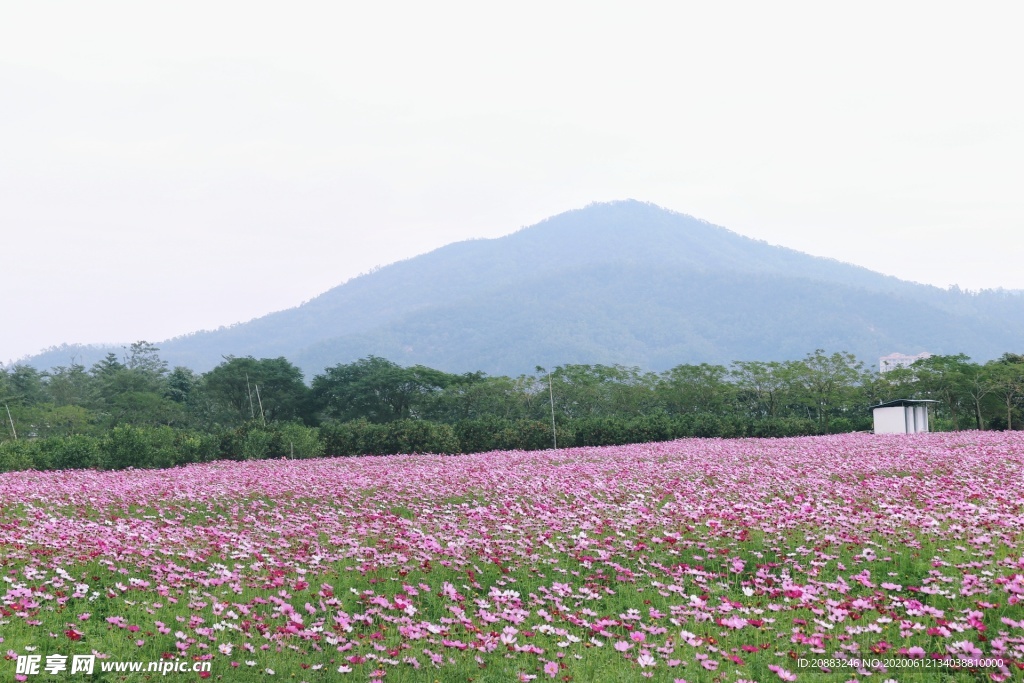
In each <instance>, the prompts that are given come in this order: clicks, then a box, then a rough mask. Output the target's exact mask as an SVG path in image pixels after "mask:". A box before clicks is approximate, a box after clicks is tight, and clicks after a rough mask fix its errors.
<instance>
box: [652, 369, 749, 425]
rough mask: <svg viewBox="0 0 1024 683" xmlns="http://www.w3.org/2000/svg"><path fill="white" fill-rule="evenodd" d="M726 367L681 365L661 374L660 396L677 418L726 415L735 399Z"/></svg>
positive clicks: (733, 388)
mask: <svg viewBox="0 0 1024 683" xmlns="http://www.w3.org/2000/svg"><path fill="white" fill-rule="evenodd" d="M728 377H729V371H728V369H726V367H725V366H724V365H710V364H708V363H701V364H700V365H677V366H676V367H674V368H672V369H671V370H669V371H667V372H663V373H662V374H661V382H660V385H659V393H660V395H661V397H662V401H663V404H664V405H665V407H666V408H667V409H668V411H669V412H670V413H673V414H681V415H686V414H691V415H693V414H697V413H707V414H714V415H722V414H723V413H725V412H727V408H729V407H731V406H730V404H731V403H732V401H733V398H734V396H735V387H734V386H733V385H732V384H731V383H730V382H729V381H728Z"/></svg>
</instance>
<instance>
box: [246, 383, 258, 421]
mask: <svg viewBox="0 0 1024 683" xmlns="http://www.w3.org/2000/svg"><path fill="white" fill-rule="evenodd" d="M245 392H246V393H247V394H249V419H251V420H255V419H256V410H255V409H254V408H253V407H252V387H251V386H249V373H248V372H247V373H245Z"/></svg>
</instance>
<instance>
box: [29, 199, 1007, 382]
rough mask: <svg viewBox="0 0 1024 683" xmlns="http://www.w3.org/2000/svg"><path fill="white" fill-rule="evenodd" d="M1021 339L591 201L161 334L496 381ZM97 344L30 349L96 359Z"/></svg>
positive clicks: (982, 311) (950, 301) (212, 348)
mask: <svg viewBox="0 0 1024 683" xmlns="http://www.w3.org/2000/svg"><path fill="white" fill-rule="evenodd" d="M1022 340H1024V296H1022V295H1021V293H1020V292H1004V291H997V292H989V291H986V292H982V293H977V294H972V293H965V292H961V291H959V290H943V289H939V288H937V287H931V286H927V285H920V284H916V283H911V282H906V281H903V280H899V279H897V278H894V277H890V276H886V275H881V274H879V273H875V272H872V271H870V270H867V269H866V268H861V267H858V266H854V265H851V264H848V263H842V262H840V261H835V260H832V259H824V258H819V257H814V256H809V255H807V254H803V253H801V252H798V251H794V250H792V249H787V248H784V247H778V246H772V245H769V244H766V243H764V242H760V241H757V240H753V239H749V238H747V237H743V236H741V235H738V234H736V233H734V232H731V231H729V230H726V229H725V228H721V227H718V226H715V225H711V224H710V223H707V222H705V221H701V220H698V219H696V218H693V217H691V216H686V215H683V214H679V213H675V212H672V211H668V210H665V209H662V208H660V207H658V206H655V205H653V204H647V203H643V202H638V201H633V200H629V201H620V202H612V203H602V204H593V205H590V206H588V207H586V208H583V209H579V210H575V211H569V212H567V213H563V214H559V215H557V216H554V217H552V218H549V219H547V220H545V221H542V222H541V223H538V224H537V225H534V226H531V227H528V228H524V229H522V230H520V231H518V232H516V233H513V234H511V235H508V236H505V237H501V238H497V239H481V240H470V241H466V242H458V243H455V244H450V245H448V246H445V247H442V248H440V249H437V250H435V251H432V252H430V253H428V254H424V255H421V256H417V257H415V258H412V259H408V260H405V261H401V262H398V263H394V264H392V265H390V266H386V267H384V268H381V269H379V270H377V271H375V272H373V273H370V274H367V275H362V276H360V277H357V278H354V279H352V280H350V281H348V282H346V283H344V284H342V285H339V286H338V287H335V288H333V289H331V290H329V291H327V292H325V293H324V294H321V295H320V296H318V297H316V298H315V299H312V300H311V301H309V302H307V303H304V304H302V305H301V306H298V307H296V308H291V309H288V310H284V311H279V312H276V313H272V314H270V315H267V316H264V317H262V318H258V319H256V320H252V321H250V322H248V323H244V324H239V325H235V326H232V327H229V328H222V329H219V330H214V331H204V332H197V333H195V334H191V335H187V336H184V337H178V338H175V339H170V340H167V341H165V342H163V343H160V344H158V345H159V346H160V348H161V355H162V356H163V357H164V358H165V359H167V360H168V362H169V363H170V364H171V365H172V366H173V365H186V366H189V367H191V368H193V369H195V370H197V371H205V370H208V369H210V368H212V367H213V366H215V365H217V364H218V363H220V362H221V361H222V360H223V356H225V355H229V354H231V355H235V356H244V355H253V356H256V357H277V356H285V357H286V358H288V359H289V360H290V361H292V362H294V363H296V364H297V365H299V366H300V367H301V368H302V369H303V370H304V372H305V373H306V376H307V378H310V377H312V375H314V374H316V373H319V372H322V370H323V369H324V368H325V367H328V366H331V365H334V364H337V363H347V362H351V361H353V360H356V359H358V358H361V357H364V356H367V355H369V354H374V355H378V356H383V357H386V358H389V359H391V360H393V361H395V362H398V363H400V364H403V365H409V364H415V363H420V364H424V365H428V366H430V367H434V368H437V369H441V370H447V371H452V372H465V371H471V370H483V371H485V372H488V373H490V374H513V375H515V374H519V373H522V372H530V371H532V370H533V368H534V367H535V366H537V365H545V366H553V365H557V364H564V363H605V364H611V363H620V364H624V365H637V366H640V367H642V368H644V369H650V370H663V369H666V368H669V367H672V366H675V365H678V364H681V363H701V362H710V363H728V362H730V361H733V360H784V359H792V358H800V357H802V356H804V355H805V354H806V353H808V352H810V351H813V350H814V349H815V348H823V349H826V350H828V351H838V350H844V351H850V352H853V353H855V354H856V355H857V356H858V357H860V358H861V359H862V360H865V361H867V362H869V363H872V362H874V361H875V360H876V359H877V358H878V357H880V356H882V355H885V354H888V353H891V352H893V351H901V352H907V353H917V352H919V351H930V352H932V353H941V354H945V353H960V352H963V353H967V354H968V355H970V356H971V357H972V358H974V359H975V360H987V359H989V358H993V357H996V356H998V355H1000V354H1002V353H1003V352H1006V351H1011V350H1019V349H1020V345H1021V341H1022ZM106 351H107V349H100V348H95V347H93V348H89V347H86V348H81V347H61V348H59V349H53V350H51V351H50V352H47V353H45V354H42V355H40V356H36V357H34V358H32V359H30V362H31V363H32V364H33V365H36V366H37V367H51V366H54V365H66V364H67V362H68V358H69V356H70V354H71V353H78V354H79V356H80V362H83V361H82V360H81V359H82V358H84V359H86V360H85V362H86V364H88V363H89V362H92V360H96V359H98V358H100V357H102V355H103V354H104V353H106Z"/></svg>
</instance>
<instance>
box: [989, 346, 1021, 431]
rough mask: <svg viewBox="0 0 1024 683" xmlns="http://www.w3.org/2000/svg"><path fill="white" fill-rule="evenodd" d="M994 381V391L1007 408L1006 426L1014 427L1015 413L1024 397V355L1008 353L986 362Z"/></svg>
mask: <svg viewBox="0 0 1024 683" xmlns="http://www.w3.org/2000/svg"><path fill="white" fill-rule="evenodd" d="M985 367H986V370H987V371H988V373H989V377H990V380H991V382H992V393H994V394H995V395H996V396H998V397H999V399H1000V401H1001V402H1002V404H1003V407H1004V408H1005V409H1006V428H1007V429H1013V413H1014V410H1015V408H1017V406H1018V405H1019V403H1020V401H1021V399H1022V398H1024V356H1019V355H1017V354H1012V353H1007V354H1004V355H1003V356H1002V357H1001V358H1000V359H999V360H996V361H992V362H991V363H988V364H986V366H985Z"/></svg>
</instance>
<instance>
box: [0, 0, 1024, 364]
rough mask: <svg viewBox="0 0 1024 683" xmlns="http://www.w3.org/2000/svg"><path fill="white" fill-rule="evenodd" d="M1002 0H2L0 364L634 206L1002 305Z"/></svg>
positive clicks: (128, 336) (279, 302) (1011, 174)
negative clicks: (463, 243) (479, 240)
mask: <svg viewBox="0 0 1024 683" xmlns="http://www.w3.org/2000/svg"><path fill="white" fill-rule="evenodd" d="M1020 19H1021V10H1020V8H1019V4H1018V3H1011V2H1005V3H971V4H970V5H969V6H968V4H966V3H958V4H955V5H954V4H953V3H935V2H892V1H888V2H877V3H876V2H856V3H842V4H840V3H823V2H820V1H815V2H804V3H794V2H771V3H765V2H741V3H732V2H700V3H685V2H666V1H662V2H637V1H635V0H634V1H633V2H629V3H626V2H618V3H608V2H597V1H596V0H589V1H588V2H557V1H555V0H546V1H544V2H533V1H530V0H519V1H518V2H515V3H486V2H479V1H478V0H477V1H475V2H449V1H447V0H433V1H432V2H359V3H356V2H347V1H343V2H338V1H335V2H295V1H292V2H288V3H282V2H275V3H260V2H252V1H246V2H216V1H214V0H203V1H202V2H189V1H182V0H175V2H156V1H154V2H138V1H131V2H103V1H102V0H92V1H90V2H87V3H70V2H46V1H44V0H34V1H33V2H14V1H13V0H10V1H5V0H0V231H2V232H0V237H2V241H0V292H2V294H0V296H2V298H3V304H4V305H3V315H2V317H0V320H2V323H0V360H4V361H6V360H8V359H14V358H18V357H21V356H23V355H25V354H29V353H34V352H37V351H39V350H40V349H42V348H44V347H47V346H51V345H56V344H60V343H62V342H84V343H88V342H108V341H109V342H130V341H133V340H137V339H148V340H151V341H158V340H161V339H165V338H167V337H171V336H175V335H179V334H183V333H186V332H190V331H194V330H197V329H201V328H212V327H218V326H220V325H230V324H232V323H235V322H238V321H243V320H248V319H251V318H253V317H256V316H259V315H262V314H264V313H268V312H270V311H273V310H278V309H281V308H287V307H290V306H294V305H297V304H298V303H300V302H302V301H303V300H306V299H310V298H312V297H313V296H315V295H316V294H318V293H320V292H323V291H325V290H327V289H329V288H331V287H333V286H335V285H337V284H340V283H341V282H343V281H345V280H347V279H348V278H350V277H352V276H354V275H357V274H359V273H361V272H364V271H367V270H369V269H371V268H372V267H374V266H376V265H383V264H387V263H390V262H393V261H395V260H398V259H402V258H407V257H410V256H414V255H416V254H420V253H423V252H425V251H428V250H430V249H433V248H436V247H438V246H441V245H444V244H447V243H449V242H453V241H456V240H462V239H467V238H472V237H494V236H499V235H503V234H507V233H509V232H512V231H514V230H516V229H518V228H520V227H522V226H524V225H530V224H532V223H535V222H537V221H539V220H541V219H543V218H546V217H548V216H550V215H553V214H556V213H560V212H562V211H565V210H568V209H573V208H578V207H581V206H583V205H586V204H588V203H590V202H592V201H605V200H613V199H624V198H635V199H640V200H645V201H652V202H655V203H657V204H660V205H661V206H664V207H666V208H670V209H673V210H675V211H680V212H682V213H688V214H691V215H694V216H697V217H699V218H704V219H706V220H709V221H711V222H713V223H716V224H718V225H723V226H725V227H728V228H730V229H732V230H734V231H736V232H739V233H741V234H744V235H748V236H751V237H756V238H759V239H763V240H766V241H768V242H771V243H774V244H782V245H785V246H789V247H793V248H796V249H799V250H802V251H806V252H809V253H812V254H818V255H824V256H831V257H835V258H838V259H842V260H844V261H850V262H852V263H857V264H859V265H863V266H867V267H869V268H872V269H874V270H878V271H881V272H884V273H888V274H892V275H897V276H899V277H902V278H905V279H909V280H916V281H918V282H926V283H931V284H935V285H939V286H942V287H945V286H948V285H950V284H953V283H956V284H959V285H960V286H962V287H964V288H969V289H977V288H983V287H1000V286H1002V287H1008V288H1024V267H1021V260H1022V256H1024V88H1022V87H1021V85H1020V81H1021V76H1020V67H1021V65H1022V64H1024V40H1021V38H1020V26H1021V21H1020Z"/></svg>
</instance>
